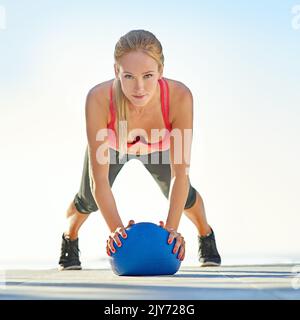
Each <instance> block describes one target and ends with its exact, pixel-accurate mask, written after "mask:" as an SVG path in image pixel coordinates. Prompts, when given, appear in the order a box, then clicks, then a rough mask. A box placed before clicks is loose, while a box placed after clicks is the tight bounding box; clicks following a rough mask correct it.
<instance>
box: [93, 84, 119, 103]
mask: <svg viewBox="0 0 300 320" xmlns="http://www.w3.org/2000/svg"><path fill="white" fill-rule="evenodd" d="M113 81H114V79H111V80H108V81H104V82H101V83H98V84H96V85H95V86H94V87H92V88H91V89H90V90H89V91H88V94H87V96H88V97H89V98H92V99H95V100H97V101H102V102H107V101H109V90H110V87H111V85H112V83H113Z"/></svg>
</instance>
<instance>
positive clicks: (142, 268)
mask: <svg viewBox="0 0 300 320" xmlns="http://www.w3.org/2000/svg"><path fill="white" fill-rule="evenodd" d="M126 233H127V238H126V239H123V238H122V237H121V236H120V237H119V238H120V241H121V242H122V246H121V247H118V246H117V245H116V244H115V243H114V247H115V249H116V252H115V253H112V255H111V257H110V258H109V259H110V264H111V267H112V270H113V272H114V273H115V274H117V275H119V276H150V275H152V276H154V275H170V274H174V273H176V272H177V271H178V269H179V268H180V264H181V261H180V260H179V259H178V258H177V256H178V251H177V253H173V248H174V246H175V242H176V240H175V239H174V240H173V242H172V244H168V238H169V232H168V231H167V230H165V229H163V228H162V227H160V226H158V225H156V224H154V223H151V222H140V223H136V224H134V225H132V226H131V227H129V228H128V229H126Z"/></svg>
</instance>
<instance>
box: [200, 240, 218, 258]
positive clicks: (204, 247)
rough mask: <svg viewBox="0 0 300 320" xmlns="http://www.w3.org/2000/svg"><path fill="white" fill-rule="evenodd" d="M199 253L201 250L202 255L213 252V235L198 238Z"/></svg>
mask: <svg viewBox="0 0 300 320" xmlns="http://www.w3.org/2000/svg"><path fill="white" fill-rule="evenodd" d="M198 251H199V253H200V252H201V254H202V256H210V255H211V254H212V253H214V254H215V252H216V248H215V241H214V239H213V237H207V238H204V239H201V240H200V245H199V250H198Z"/></svg>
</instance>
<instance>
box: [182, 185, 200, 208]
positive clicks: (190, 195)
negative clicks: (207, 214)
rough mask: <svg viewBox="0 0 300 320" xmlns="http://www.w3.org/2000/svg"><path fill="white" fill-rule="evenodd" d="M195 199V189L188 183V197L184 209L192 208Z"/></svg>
mask: <svg viewBox="0 0 300 320" xmlns="http://www.w3.org/2000/svg"><path fill="white" fill-rule="evenodd" d="M196 200H197V191H196V189H195V188H194V187H193V186H192V185H190V189H189V193H188V197H187V200H186V203H185V206H184V209H190V208H192V207H193V206H194V204H195V203H196Z"/></svg>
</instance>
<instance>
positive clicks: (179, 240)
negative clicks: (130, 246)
mask: <svg viewBox="0 0 300 320" xmlns="http://www.w3.org/2000/svg"><path fill="white" fill-rule="evenodd" d="M159 226H160V227H161V228H164V229H165V230H167V231H168V232H169V233H170V234H169V238H168V244H172V243H173V240H174V239H176V243H175V246H174V249H173V253H174V254H175V253H177V252H178V250H179V253H178V256H177V258H178V259H179V260H180V261H183V259H184V257H185V241H184V238H183V237H182V235H181V234H180V233H179V232H177V231H176V230H175V229H173V228H169V227H166V226H165V224H164V222H163V221H159Z"/></svg>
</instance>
